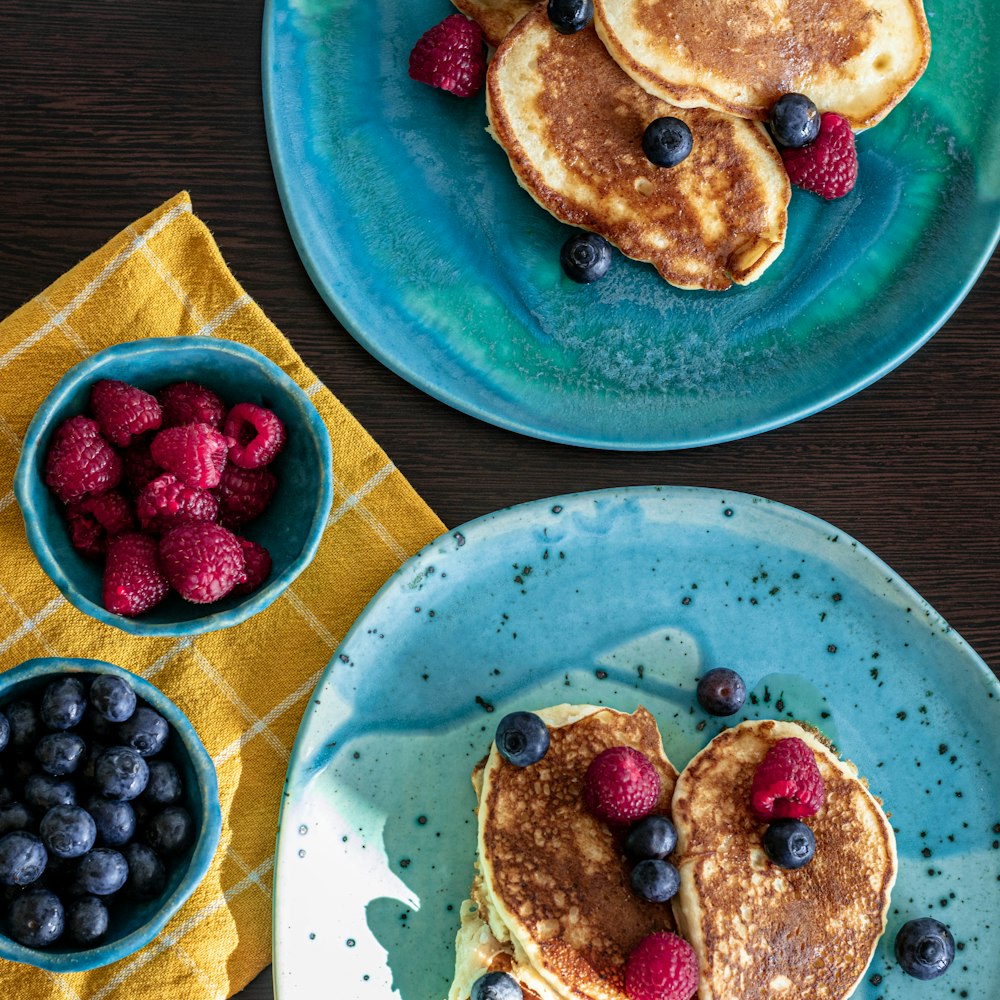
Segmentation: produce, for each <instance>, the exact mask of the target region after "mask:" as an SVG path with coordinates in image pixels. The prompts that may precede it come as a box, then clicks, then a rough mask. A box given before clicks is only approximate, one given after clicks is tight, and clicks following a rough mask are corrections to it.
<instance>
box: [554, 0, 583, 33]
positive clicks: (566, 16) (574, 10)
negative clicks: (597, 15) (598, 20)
mask: <svg viewBox="0 0 1000 1000" xmlns="http://www.w3.org/2000/svg"><path fill="white" fill-rule="evenodd" d="M546 10H547V11H548V15H549V20H550V21H551V22H552V27H553V28H555V29H556V31H558V32H559V34H561V35H572V34H574V33H576V32H577V31H580V30H581V29H582V28H586V27H587V25H588V24H590V22H591V21H592V20H593V19H594V0H548V4H547V7H546Z"/></svg>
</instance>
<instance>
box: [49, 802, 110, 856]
mask: <svg viewBox="0 0 1000 1000" xmlns="http://www.w3.org/2000/svg"><path fill="white" fill-rule="evenodd" d="M38 832H39V833H40V834H41V837H42V843H43V844H45V847H46V849H47V850H48V851H49V852H50V853H51V854H54V855H55V856H56V857H57V858H79V857H81V856H82V855H84V854H86V853H87V851H89V850H90V849H91V848H92V847H93V846H94V840H95V839H96V837H97V824H96V823H95V822H94V819H93V817H92V816H91V815H90V813H89V812H87V810H86V809H84V808H83V807H82V806H54V807H53V808H52V809H50V810H49V811H48V812H47V813H46V814H45V815H44V816H43V817H42V822H41V823H40V824H39V827H38Z"/></svg>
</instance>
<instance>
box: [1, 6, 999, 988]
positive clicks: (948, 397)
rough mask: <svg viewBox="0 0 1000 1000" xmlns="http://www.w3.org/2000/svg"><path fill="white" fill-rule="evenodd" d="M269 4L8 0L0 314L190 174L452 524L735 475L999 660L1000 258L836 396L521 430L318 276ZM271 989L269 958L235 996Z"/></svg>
mask: <svg viewBox="0 0 1000 1000" xmlns="http://www.w3.org/2000/svg"><path fill="white" fill-rule="evenodd" d="M262 15H263V5H262V3H261V2H260V0H256V2H253V3H246V2H242V3H237V2H235V0H170V2H167V0H146V2H144V3H124V4H123V3H120V2H111V0H73V2H72V3H67V2H66V0H38V2H36V3H34V4H31V5H26V4H24V3H22V2H19V0H0V38H2V39H3V60H2V65H0V315H6V314H7V313H9V312H10V311H12V310H13V309H14V308H15V307H17V306H18V305H20V304H21V303H22V302H23V301H25V300H26V299H29V298H30V297H31V296H33V295H34V294H35V293H37V292H38V291H40V290H41V289H42V288H43V287H45V286H46V285H47V284H49V283H50V282H51V281H52V280H53V279H55V278H56V277H57V276H58V275H59V274H61V273H62V272H63V271H65V270H66V269H67V268H69V267H70V266H72V265H73V264H74V263H75V262H76V261H78V260H79V259H80V258H81V257H83V256H85V255H86V254H87V253H89V252H90V251H91V250H93V249H95V248H97V247H98V246H100V245H101V244H102V243H104V242H105V241H106V240H107V239H108V238H109V237H110V236H111V235H113V234H114V233H115V232H117V231H118V230H120V229H121V228H123V227H124V226H125V225H127V224H128V223H129V222H131V221H133V220H134V219H135V218H137V217H139V216H141V215H143V214H145V213H146V212H147V211H149V210H150V209H152V208H153V207H155V206H156V205H158V204H159V203H160V202H162V201H164V200H166V199H167V198H168V197H169V196H171V195H173V194H174V193H176V192H177V191H179V190H181V189H185V188H186V189H188V190H189V191H190V192H191V195H192V198H193V201H194V205H195V210H196V212H197V213H198V214H199V216H200V217H201V218H202V219H203V220H204V221H205V222H206V223H207V224H208V226H209V227H210V228H211V229H212V231H213V233H214V235H215V237H216V239H217V241H218V243H219V245H220V247H221V248H222V252H223V255H224V257H225V259H226V260H227V262H228V263H229V265H230V267H231V268H232V270H233V271H234V273H235V274H236V277H237V278H238V280H239V281H240V282H241V283H242V284H243V285H244V287H245V288H246V289H247V291H248V292H249V293H250V294H251V295H252V296H253V297H254V298H256V300H257V301H258V302H259V303H260V305H261V306H262V307H263V309H264V311H265V312H266V313H267V314H268V315H269V316H270V318H271V319H272V320H273V321H274V322H275V323H276V324H277V326H278V327H279V328H280V329H281V330H282V331H283V332H284V333H285V334H286V335H287V336H288V337H289V338H290V339H291V341H292V343H293V344H294V345H295V346H296V348H297V349H298V350H299V351H300V353H301V354H302V356H303V358H304V359H305V361H306V362H307V363H308V364H309V365H310V366H311V367H312V368H313V370H314V371H315V372H316V373H317V375H319V377H320V378H322V379H323V380H324V381H325V382H326V383H327V384H328V385H329V386H330V387H331V388H332V389H333V390H334V392H335V393H336V394H337V395H338V396H339V397H340V398H341V400H342V401H343V402H344V403H345V404H346V405H347V406H348V407H349V408H350V410H351V411H352V412H353V413H354V415H355V416H356V417H357V418H358V419H359V420H360V421H361V423H362V424H364V426H365V427H367V429H368V430H369V431H370V432H371V433H372V434H373V435H374V437H375V438H376V440H377V441H379V442H380V444H381V445H382V446H383V447H384V448H385V450H386V451H387V452H388V454H389V455H390V457H391V458H392V459H393V460H394V462H395V463H396V465H397V466H398V467H399V468H400V469H401V470H402V471H403V472H404V474H405V475H406V476H407V477H408V478H409V479H410V481H411V482H412V483H413V485H414V486H415V487H416V489H417V490H418V491H419V492H420V493H421V494H422V495H423V496H424V498H425V499H426V500H427V502H428V503H429V504H430V505H431V507H433V508H434V509H435V510H436V511H437V513H438V514H439V515H440V516H441V518H442V519H443V520H444V521H445V523H446V524H447V525H449V526H454V525H456V524H459V523H461V522H463V521H466V520H468V519H470V518H473V517H476V516H478V515H480V514H485V513H487V512H488V511H492V510H495V509H497V508H499V507H504V506H507V505H509V504H513V503H517V502H519V501H523V500H530V499H534V498H536V497H543V496H550V495H553V494H558V493H564V492H569V491H575V490H586V489H594V488H598V487H605V486H623V485H631V484H637V483H666V484H680V485H696V486H709V487H722V488H725V489H730V490H742V491H746V492H749V493H756V494H760V495H763V496H766V497H769V498H771V499H773V500H778V501H781V502H783V503H786V504H791V505H793V506H796V507H800V508H802V509H804V510H806V511H809V512H810V513H812V514H815V515H817V516H818V517H821V518H823V519H825V520H828V521H831V522H832V523H834V524H835V525H837V526H838V527H839V528H841V529H842V530H843V531H845V532H847V533H849V534H851V535H853V536H854V537H855V538H857V539H859V540H860V541H861V542H863V543H864V544H865V545H867V546H868V547H869V548H871V549H872V550H874V551H875V552H876V553H877V554H878V555H879V556H881V557H882V558H883V559H884V560H885V561H886V562H887V563H888V564H889V565H890V566H892V567H893V568H894V569H895V570H896V571H897V573H898V574H899V575H900V576H902V577H903V578H904V579H905V580H907V581H908V582H909V583H910V584H912V586H913V587H915V588H916V590H917V591H918V592H919V593H920V594H922V595H923V596H924V598H925V599H926V600H927V601H929V602H930V603H931V604H932V605H933V606H934V607H935V608H936V609H937V610H938V611H939V612H940V613H941V614H942V615H943V616H944V617H945V618H946V619H947V620H948V621H949V622H950V623H951V625H952V626H953V627H954V628H955V629H956V630H957V631H958V632H959V633H960V634H961V635H962V636H964V637H965V639H966V640H968V642H969V643H970V644H971V645H972V647H973V648H974V649H976V650H977V651H978V652H979V654H980V655H981V656H982V657H983V658H984V659H985V660H986V661H987V663H989V664H990V665H991V666H992V668H993V669H994V670H995V671H996V670H998V668H1000V587H998V581H1000V530H998V509H997V494H998V486H1000V481H998V480H1000V443H998V437H1000V435H998V432H1000V395H998V392H997V382H998V380H1000V254H995V255H994V256H993V259H992V260H991V261H990V263H989V264H988V265H987V267H986V269H985V271H984V273H983V275H982V276H981V278H980V279H979V281H978V283H977V284H976V286H975V287H974V288H973V290H972V292H971V293H970V294H969V296H968V298H967V299H966V300H965V302H964V303H963V304H962V305H961V306H960V307H959V309H958V311H957V312H956V313H955V314H954V316H953V317H952V318H951V320H950V321H949V322H948V323H947V324H946V325H945V326H944V327H943V329H941V330H940V331H939V332H938V333H937V334H936V336H935V337H934V338H933V339H932V340H931V341H930V342H929V343H928V344H927V345H926V346H925V347H924V348H923V349H921V350H920V351H919V352H918V353H917V354H916V355H915V356H914V357H912V358H911V359H910V360H909V361H907V362H906V363H905V364H904V365H903V366H902V367H901V368H899V369H897V370H896V371H894V372H892V373H891V374H890V375H888V376H886V377H885V378H883V379H882V380H881V381H880V382H878V383H876V384H875V385H874V386H871V387H870V388H868V389H866V390H865V391H864V392H862V393H860V394H858V395H856V396H854V397H852V398H851V399H848V400H846V401H845V402H843V403H841V404H840V405H838V406H836V407H834V408H833V409H830V410H826V411H825V412H823V413H820V414H817V415H816V416H813V417H810V418H809V419H807V420H805V421H802V422H800V423H798V424H795V425H793V426H790V427H785V428H782V429H779V430H776V431H772V432H770V433H768V434H765V435H762V436H758V437H754V438H749V439H747V440H743V441H737V442H734V443H731V444H723V445H716V446H714V447H710V448H702V449H695V450H689V451H683V452H663V453H653V454H650V453H617V452H602V451H591V450H584V449H574V448H569V447H565V446H561V445H555V444H549V443H546V442H542V441H536V440H533V439H530V438H526V437H521V436H518V435H515V434H512V433H509V432H507V431H503V430H499V429H497V428H495V427H492V426H490V425H487V424H484V423H480V422H478V421H476V420H474V419H472V418H471V417H467V416H465V415H463V414H461V413H458V412H456V411H455V410H452V409H450V408H448V407H447V406H445V405H443V404H442V403H439V402H437V401H435V400H433V399H431V398H430V397H429V396H426V395H424V394H423V393H421V392H419V391H418V390H417V389H415V388H413V387H412V386H410V385H409V384H408V383H406V382H404V381H402V380H401V379H399V378H398V377H397V376H396V375H394V374H392V373H391V372H389V371H388V370H387V369H385V368H383V367H382V366H381V365H380V364H379V363H378V362H376V361H375V360H374V359H373V358H372V357H371V356H370V355H369V354H367V353H366V351H365V350H364V349H363V348H362V347H360V346H359V345H358V344H357V343H356V342H355V341H354V340H353V339H352V338H351V337H350V336H348V335H347V334H346V333H345V332H344V330H343V328H342V327H341V326H340V324H339V323H338V322H337V320H336V319H335V318H334V317H333V316H332V315H331V314H330V312H329V311H328V310H327V308H326V306H325V305H324V303H323V301H322V300H321V299H320V297H319V295H318V294H317V293H316V291H315V290H314V288H313V286H312V284H311V283H310V281H309V279H308V277H307V275H306V272H305V270H304V269H303V267H302V264H301V263H300V261H299V257H298V255H297V254H296V251H295V248H294V246H293V244H292V241H291V238H290V236H289V234H288V229H287V228H286V225H285V220H284V216H283V214H282V210H281V206H280V204H279V201H278V195H277V191H276V189H275V185H274V179H273V176H272V173H271V164H270V161H269V159H268V151H267V144H266V139H265V134H264V119H263V110H262V99H261V85H260V26H261V19H262ZM271 996H272V991H271V983H270V974H269V972H265V973H263V974H262V975H261V976H260V977H259V978H258V979H257V980H256V981H255V982H254V983H252V984H251V985H250V986H249V987H248V988H247V989H246V991H245V992H244V993H243V994H242V997H243V998H244V1000H264V998H269V997H271Z"/></svg>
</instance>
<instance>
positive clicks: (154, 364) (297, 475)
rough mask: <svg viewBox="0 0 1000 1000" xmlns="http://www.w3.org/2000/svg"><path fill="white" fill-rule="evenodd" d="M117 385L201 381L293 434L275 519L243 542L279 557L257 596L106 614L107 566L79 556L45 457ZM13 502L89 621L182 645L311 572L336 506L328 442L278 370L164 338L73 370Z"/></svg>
mask: <svg viewBox="0 0 1000 1000" xmlns="http://www.w3.org/2000/svg"><path fill="white" fill-rule="evenodd" d="M103 378H108V379H119V380H121V381H123V382H128V383H130V384H132V385H136V386H138V387H139V388H140V389H145V390H146V391H147V392H152V393H155V392H156V391H157V390H158V389H161V388H163V386H165V385H169V384H170V383H172V382H182V381H192V382H200V383H201V384H203V385H205V386H207V387H208V388H210V389H212V390H213V391H214V392H216V393H217V394H218V395H219V396H220V397H221V398H222V400H223V402H225V403H226V405H227V406H232V405H234V404H236V403H241V402H250V403H256V404H258V405H260V406H265V407H267V408H268V409H270V410H273V411H274V412H275V413H276V414H277V415H278V416H279V417H280V418H281V420H282V421H283V422H284V424H285V427H286V429H287V432H288V437H287V440H286V442H285V447H284V448H283V449H282V451H281V453H280V454H279V455H278V457H277V458H276V459H275V460H274V462H273V463H272V464H271V466H270V468H271V469H272V471H273V472H274V474H275V476H277V478H278V488H277V490H276V491H275V494H274V499H273V500H272V501H271V503H270V505H269V506H268V508H267V510H266V511H264V513H263V514H262V515H261V516H260V517H259V518H257V519H256V520H254V521H251V522H250V523H249V524H247V525H246V528H245V530H244V531H242V532H241V533H242V534H243V535H244V536H245V537H246V538H249V539H251V540H253V541H255V542H258V543H259V544H261V545H263V546H264V547H265V548H266V549H267V550H268V552H270V554H271V559H272V569H271V575H270V577H268V579H267V580H266V581H265V582H264V584H263V585H262V586H261V587H259V588H258V589H257V590H255V591H254V592H253V593H251V594H246V595H238V594H230V595H229V596H228V597H225V598H223V599H222V600H221V601H218V602H216V603H214V604H210V605H202V604H192V603H190V602H188V601H185V600H183V599H182V598H181V597H179V596H178V595H176V594H173V593H171V595H170V596H169V597H168V598H167V599H166V600H165V601H163V602H162V603H161V604H159V605H158V606H157V607H155V608H153V609H151V610H150V611H147V612H146V613H145V614H143V615H141V616H139V617H136V618H125V617H123V616H121V615H116V614H113V613H112V612H110V611H108V610H106V609H105V607H104V605H103V602H102V599H101V577H102V571H103V564H102V563H99V562H95V561H93V560H90V559H87V558H85V557H84V556H83V555H81V554H80V553H79V552H77V551H76V549H74V548H73V546H72V544H71V542H70V538H69V533H68V531H67V530H66V521H65V518H64V517H63V513H62V504H61V503H60V502H59V500H58V499H57V498H56V496H55V494H53V493H52V491H51V490H50V489H49V488H48V487H47V486H46V485H45V480H44V478H43V472H44V467H45V456H46V453H47V452H48V448H49V442H50V441H51V439H52V434H53V432H54V431H55V429H56V428H57V427H58V426H59V425H60V424H61V423H62V422H63V421H64V420H66V419H67V418H68V417H72V416H76V415H77V414H80V413H85V412H86V409H87V402H88V399H89V396H90V387H91V386H92V385H93V384H94V382H96V381H97V380H98V379H103ZM14 493H15V495H16V496H17V501H18V503H19V504H20V506H21V513H22V515H23V517H24V526H25V530H26V532H27V535H28V543H29V544H30V545H31V548H32V550H33V551H34V553H35V556H36V557H37V559H38V561H39V563H40V564H41V566H42V569H44V570H45V572H46V573H47V574H48V575H49V577H50V579H51V580H52V582H53V583H54V584H55V585H56V586H57V587H58V588H59V590H60V591H61V592H62V593H63V595H64V596H65V597H66V599H67V600H68V601H70V602H71V603H72V604H74V605H75V606H76V607H77V608H79V609H80V610H81V611H83V612H84V613H85V614H88V615H90V616H91V617H92V618H96V619H98V621H102V622H105V623H106V624H108V625H113V626H115V627H116V628H119V629H121V630H122V631H123V632H130V633H131V634H133V635H147V636H181V635H194V634H197V633H201V632H212V631H214V630H216V629H220V628H229V627H230V626H232V625H238V624H239V623H240V622H242V621H245V620H246V619H247V618H249V617H250V616H251V615H255V614H256V613H257V612H258V611H262V610H263V609H264V608H266V607H267V606H268V605H269V604H271V602H272V601H274V600H275V599H276V598H277V597H278V596H279V595H280V594H281V593H282V592H283V591H284V590H285V589H286V588H287V587H288V585H289V584H290V583H291V582H292V581H293V580H294V579H295V578H296V577H297V576H298V575H299V573H301V572H302V571H303V570H304V569H305V568H306V566H308V565H309V563H310V562H311V560H312V558H313V556H314V555H315V554H316V549H317V548H318V547H319V543H320V538H321V537H322V534H323V529H324V528H325V526H326V521H327V518H328V517H329V513H330V505H331V504H332V502H333V457H332V454H331V449H330V436H329V434H328V433H327V429H326V425H325V424H324V423H323V421H322V419H321V418H320V415H319V414H318V413H317V412H316V408H315V407H314V406H313V405H312V403H311V402H310V401H309V397H308V396H306V394H305V393H304V392H303V391H302V390H301V389H300V388H299V386H298V385H297V384H296V383H295V382H294V381H292V379H291V378H289V377H288V376H287V375H286V374H285V373H284V372H283V371H282V370H281V369H280V368H279V367H278V366H277V365H276V364H274V363H273V362H272V361H270V360H268V359H267V358H265V357H264V355H262V354H260V353H258V352H257V351H255V350H253V349H252V348H250V347H246V346H245V345H243V344H237V343H234V342H233V341H228V340H214V339H208V338H205V337H162V338H150V339H147V340H136V341H130V342H128V343H124V344H116V345H115V346H114V347H109V348H107V349H106V350H104V351H100V352H99V353H97V354H95V355H93V356H92V357H90V358H87V359H86V360H85V361H81V362H80V363H79V364H78V365H74V367H72V368H71V369H70V370H69V371H68V372H67V373H66V374H65V375H64V376H63V377H62V378H61V379H60V380H59V382H58V383H57V384H56V386H55V388H54V389H53V390H52V392H50V393H49V395H48V396H47V397H46V399H45V402H43V403H42V405H41V406H40V407H39V409H38V412H37V413H36V414H35V415H34V417H33V418H32V420H31V423H30V424H29V425H28V430H27V433H26V434H25V437H24V446H23V448H22V450H21V458H20V461H19V462H18V465H17V471H16V472H15V474H14Z"/></svg>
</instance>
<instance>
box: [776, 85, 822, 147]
mask: <svg viewBox="0 0 1000 1000" xmlns="http://www.w3.org/2000/svg"><path fill="white" fill-rule="evenodd" d="M770 122H771V135H773V136H774V141H775V142H777V143H778V144H779V145H781V146H788V147H789V148H791V149H798V148H799V147H800V146H806V145H808V144H809V143H810V142H812V141H813V139H815V138H816V136H817V135H819V122H820V115H819V110H818V109H817V107H816V105H815V104H813V102H812V101H810V100H809V98H808V97H806V96H805V95H804V94H783V95H782V96H781V97H779V98H778V100H777V101H775V102H774V105H773V106H772V108H771V116H770Z"/></svg>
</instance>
